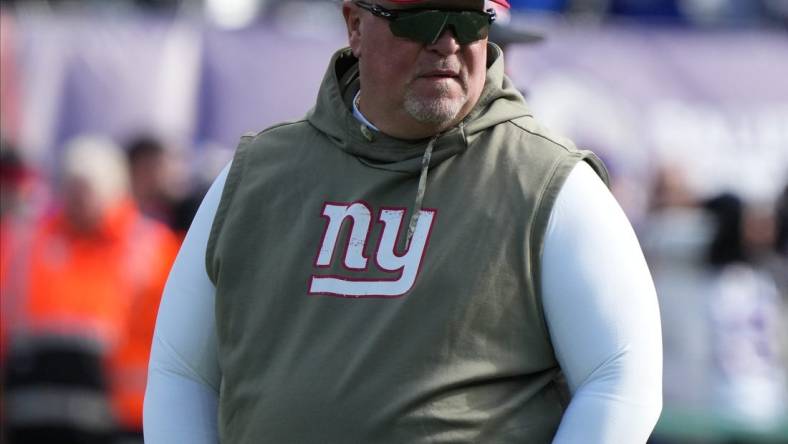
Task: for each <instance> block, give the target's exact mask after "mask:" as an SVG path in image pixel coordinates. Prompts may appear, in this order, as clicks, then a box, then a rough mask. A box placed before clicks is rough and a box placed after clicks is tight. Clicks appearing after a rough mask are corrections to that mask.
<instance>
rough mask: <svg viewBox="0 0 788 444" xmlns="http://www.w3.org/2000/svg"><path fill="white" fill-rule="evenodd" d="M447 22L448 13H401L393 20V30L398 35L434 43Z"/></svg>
mask: <svg viewBox="0 0 788 444" xmlns="http://www.w3.org/2000/svg"><path fill="white" fill-rule="evenodd" d="M445 24H446V13H443V12H440V11H424V12H419V13H416V14H408V15H401V16H400V17H398V18H397V19H396V20H394V21H392V22H391V31H392V33H393V34H394V35H396V36H397V37H403V38H407V39H411V40H416V41H418V42H422V43H427V44H430V43H433V42H434V41H435V40H437V38H438V37H440V34H441V33H442V32H443V27H444V25H445Z"/></svg>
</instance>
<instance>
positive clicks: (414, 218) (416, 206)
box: [405, 134, 440, 246]
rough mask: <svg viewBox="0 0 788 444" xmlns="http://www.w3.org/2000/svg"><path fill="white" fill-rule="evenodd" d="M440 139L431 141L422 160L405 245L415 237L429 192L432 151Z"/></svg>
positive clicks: (438, 135)
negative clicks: (414, 233) (428, 181)
mask: <svg viewBox="0 0 788 444" xmlns="http://www.w3.org/2000/svg"><path fill="white" fill-rule="evenodd" d="M439 137H440V134H436V135H435V136H433V137H432V139H430V142H429V143H428V144H427V149H425V150H424V155H423V156H422V158H421V175H420V176H419V188H418V190H417V191H416V201H415V202H414V203H413V214H411V216H410V225H408V236H407V238H405V245H406V246H409V245H410V238H411V237H413V232H414V231H416V225H417V224H418V223H419V216H420V215H421V203H422V201H423V200H424V193H425V192H426V191H427V172H428V171H429V169H430V159H431V158H432V149H433V148H434V147H435V142H436V141H437V140H438V138H439Z"/></svg>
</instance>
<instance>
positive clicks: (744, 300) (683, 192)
mask: <svg viewBox="0 0 788 444" xmlns="http://www.w3.org/2000/svg"><path fill="white" fill-rule="evenodd" d="M650 202H651V204H650V209H649V214H648V216H647V218H646V220H645V223H644V224H643V225H642V226H640V227H639V233H638V234H639V237H640V240H641V243H642V245H643V248H644V251H645V253H646V256H647V259H648V263H649V267H650V269H651V272H652V275H653V277H654V280H655V284H656V286H657V294H658V296H659V299H660V312H661V316H662V325H663V344H664V378H663V380H664V402H665V409H666V410H665V413H668V414H673V415H676V416H679V417H680V416H682V415H683V416H684V418H683V419H682V418H679V419H678V421H677V422H678V423H680V424H682V427H685V428H688V429H690V430H685V431H684V433H685V437H683V438H682V439H678V440H664V441H663V440H658V441H656V442H660V443H661V442H682V443H683V442H698V443H708V442H725V443H738V442H741V443H745V442H747V443H749V442H762V441H761V440H763V442H772V441H774V439H776V438H775V437H776V436H782V437H783V438H784V437H785V436H788V434H787V432H788V427H786V420H787V419H788V384H787V382H788V366H786V364H787V363H788V359H787V358H788V184H786V186H785V188H784V191H783V192H782V194H781V195H780V196H779V197H778V198H777V199H776V200H774V201H769V202H762V201H761V202H753V201H746V200H745V199H743V198H741V197H740V196H737V195H736V194H734V193H730V192H722V193H719V194H714V195H708V196H701V195H697V193H694V192H692V191H691V190H690V188H689V187H688V186H687V183H686V177H685V175H684V173H683V172H682V170H681V168H680V167H679V166H677V165H671V166H670V167H665V168H661V169H660V170H659V171H657V174H656V180H655V181H654V186H653V190H652V192H651V195H650ZM663 419H664V418H663ZM674 419H675V418H674ZM704 429H705V430H704ZM693 435H694V436H697V437H699V438H698V440H697V441H695V440H689V439H688V438H687V437H689V436H693ZM704 436H721V438H719V440H712V439H708V438H707V439H701V438H703V437H704ZM767 437H768V438H767ZM778 440H779V439H778Z"/></svg>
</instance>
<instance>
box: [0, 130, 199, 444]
mask: <svg viewBox="0 0 788 444" xmlns="http://www.w3.org/2000/svg"><path fill="white" fill-rule="evenodd" d="M124 148H125V149H124ZM124 148H121V147H119V146H118V145H116V143H115V142H113V141H112V140H110V139H109V138H106V137H101V136H94V135H83V136H79V137H76V138H74V139H72V140H70V141H69V142H68V143H67V144H66V146H65V147H64V148H63V151H62V155H61V159H60V161H59V167H58V168H57V170H56V171H55V172H54V173H53V174H48V173H47V172H45V171H42V170H40V169H36V168H35V167H33V165H30V164H28V163H27V162H26V161H25V159H24V156H22V155H21V153H19V152H18V150H17V149H16V148H15V147H13V146H11V145H9V144H7V143H4V144H3V145H2V149H0V184H2V194H0V210H1V211H2V212H1V213H0V241H1V245H2V249H0V295H2V296H1V297H0V302H1V303H2V323H1V324H0V364H2V366H0V368H2V374H3V375H2V376H3V379H2V386H1V387H2V395H3V396H2V413H3V423H2V425H3V427H2V432H3V433H4V435H5V439H7V440H8V442H9V443H12V444H13V443H74V444H77V443H80V444H85V443H110V442H112V443H135V442H142V435H141V431H142V402H143V395H144V391H145V382H146V377H147V363H148V355H149V349H150V344H151V341H152V336H153V328H154V325H155V320H156V313H157V309H158V305H159V300H160V297H161V293H162V291H163V288H164V284H165V281H166V278H167V275H168V273H169V269H170V267H171V265H172V262H173V260H174V258H175V255H176V253H177V251H178V248H179V245H180V241H181V239H182V237H183V236H184V234H185V230H186V229H187V228H188V224H189V223H190V221H191V218H192V217H193V214H194V212H195V211H196V208H197V205H198V204H199V200H200V199H201V197H202V191H203V189H202V188H200V189H195V190H194V191H195V192H194V193H186V194H184V193H181V194H176V193H174V191H175V190H179V189H182V187H179V186H174V183H175V181H176V180H177V178H178V177H179V173H178V172H177V167H176V166H175V164H176V163H177V162H175V159H174V158H173V154H172V153H171V150H168V149H167V148H166V147H165V145H164V144H163V143H162V142H160V141H158V140H157V139H155V138H152V137H148V136H142V137H139V138H136V139H134V140H131V141H129V143H128V144H127V146H125V147H124ZM0 442H5V441H4V440H3V439H0Z"/></svg>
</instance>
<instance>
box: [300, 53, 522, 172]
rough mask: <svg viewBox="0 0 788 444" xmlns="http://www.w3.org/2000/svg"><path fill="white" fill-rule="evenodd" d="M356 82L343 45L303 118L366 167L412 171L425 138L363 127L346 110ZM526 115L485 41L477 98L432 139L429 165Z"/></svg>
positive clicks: (419, 161)
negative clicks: (484, 65) (481, 82)
mask: <svg viewBox="0 0 788 444" xmlns="http://www.w3.org/2000/svg"><path fill="white" fill-rule="evenodd" d="M359 87H360V86H359V79H358V59H357V58H356V57H355V56H353V54H352V52H351V51H350V49H349V48H344V49H341V50H339V51H337V52H336V53H335V54H334V56H333V57H332V59H331V64H330V65H329V68H328V70H327V71H326V74H325V76H324V78H323V83H322V85H321V87H320V92H319V95H318V99H317V103H316V104H315V106H314V108H312V109H311V110H310V111H309V113H308V114H307V120H308V122H309V123H310V124H311V125H312V126H314V127H315V128H317V130H319V131H321V132H323V133H324V134H326V136H328V137H329V138H330V139H331V140H332V141H333V142H334V143H335V144H336V145H337V146H338V147H339V148H340V149H342V150H344V151H346V152H348V153H349V154H352V155H354V156H356V157H357V158H359V160H361V161H362V162H364V163H365V164H367V165H368V166H370V167H373V168H380V169H385V170H390V171H399V172H408V173H414V174H417V173H418V172H419V171H420V170H421V168H422V156H423V155H424V152H425V149H426V147H427V145H428V144H429V142H430V141H431V139H430V138H426V139H421V140H404V139H398V138H394V137H390V136H387V135H386V134H383V133H381V132H376V131H373V130H371V129H369V128H367V127H366V126H365V125H364V124H362V123H361V122H359V121H358V120H357V119H356V118H355V117H354V116H353V113H352V100H353V97H354V96H355V94H356V92H357V91H358V90H359ZM529 115H530V112H529V110H528V108H527V105H526V103H525V100H524V99H523V96H522V95H521V94H520V92H519V91H518V90H517V89H516V88H515V87H514V85H513V84H512V82H511V81H510V80H509V78H508V77H506V76H505V75H504V61H503V52H502V51H501V49H500V48H499V47H498V46H497V45H495V44H494V43H488V46H487V76H486V79H485V84H484V88H483V90H482V93H481V96H480V97H479V101H478V102H477V103H476V106H475V107H474V108H473V109H472V110H471V112H470V113H469V114H468V116H467V117H466V118H465V119H464V120H463V121H462V122H461V123H460V124H459V125H457V126H456V127H454V128H451V129H449V130H447V131H445V132H444V133H442V134H441V135H440V137H438V138H437V139H436V140H435V141H434V147H433V152H432V155H431V158H430V161H429V167H430V168H432V167H434V166H435V165H437V164H439V163H441V162H443V161H444V160H446V159H449V158H451V157H452V156H454V155H455V154H457V153H460V152H462V151H465V150H466V149H467V148H468V146H469V145H470V144H471V143H472V142H473V140H474V139H475V138H476V137H477V136H478V135H479V134H480V133H481V132H482V131H484V130H485V129H487V128H490V127H492V126H495V125H497V124H499V123H502V122H506V121H509V120H512V119H516V118H518V117H523V116H529Z"/></svg>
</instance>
